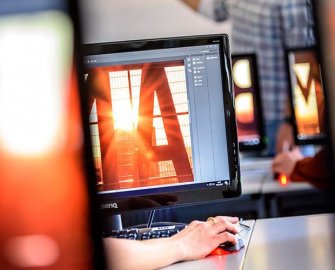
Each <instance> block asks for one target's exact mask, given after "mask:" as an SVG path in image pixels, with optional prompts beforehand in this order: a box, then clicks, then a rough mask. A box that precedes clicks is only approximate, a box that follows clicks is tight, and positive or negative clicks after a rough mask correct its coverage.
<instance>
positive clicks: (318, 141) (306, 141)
mask: <svg viewBox="0 0 335 270" xmlns="http://www.w3.org/2000/svg"><path fill="white" fill-rule="evenodd" d="M305 51H306V52H312V53H314V54H315V57H316V58H317V59H318V58H319V55H318V47H317V46H307V47H297V48H287V49H286V50H285V57H286V70H287V74H288V80H289V82H288V97H289V106H290V111H291V122H292V126H293V135H294V141H295V144H296V145H310V144H314V145H322V144H326V143H327V132H326V131H325V132H324V133H320V135H318V136H314V137H313V136H311V137H308V138H299V132H298V124H297V119H296V114H295V107H294V89H293V88H294V86H293V78H292V70H291V67H290V60H289V57H290V54H292V53H295V52H305ZM319 63H320V61H319ZM319 73H320V77H321V84H322V76H321V69H320V68H319ZM321 87H322V90H323V85H322V86H321ZM323 92H324V91H323ZM323 94H324V93H323ZM324 117H326V113H325V116H324ZM325 121H326V120H325ZM325 121H324V122H325Z"/></svg>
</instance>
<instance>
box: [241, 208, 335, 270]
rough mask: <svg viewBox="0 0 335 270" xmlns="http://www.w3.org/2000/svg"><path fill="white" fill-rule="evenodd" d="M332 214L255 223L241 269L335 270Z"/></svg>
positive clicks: (333, 217) (265, 220)
mask: <svg viewBox="0 0 335 270" xmlns="http://www.w3.org/2000/svg"><path fill="white" fill-rule="evenodd" d="M334 254H335V214H322V215H311V216H296V217H286V218H274V219H263V220H257V221H256V224H255V226H254V231H253V233H252V237H251V241H250V243H249V247H248V251H247V256H246V259H245V262H244V266H243V269H244V270H249V269H252V270H254V269H257V270H262V269H271V270H276V269H298V270H299V269H304V270H308V269H311V270H312V269H313V270H315V269H335V256H334Z"/></svg>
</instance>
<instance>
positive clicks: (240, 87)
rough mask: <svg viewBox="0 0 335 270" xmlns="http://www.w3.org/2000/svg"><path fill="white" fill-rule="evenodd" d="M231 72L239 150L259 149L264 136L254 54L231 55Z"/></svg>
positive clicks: (263, 141)
mask: <svg viewBox="0 0 335 270" xmlns="http://www.w3.org/2000/svg"><path fill="white" fill-rule="evenodd" d="M232 74H233V81H234V93H235V94H234V95H235V111H236V125H237V134H238V142H239V146H240V150H241V151H243V150H261V149H262V148H263V147H265V138H264V131H263V116H262V107H261V101H260V88H259V83H258V73H257V63H256V55H255V54H247V55H232Z"/></svg>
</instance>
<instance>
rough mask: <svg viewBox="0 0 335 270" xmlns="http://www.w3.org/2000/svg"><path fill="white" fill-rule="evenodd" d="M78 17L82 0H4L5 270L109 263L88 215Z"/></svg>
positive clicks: (0, 201)
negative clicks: (79, 74) (102, 252)
mask: <svg viewBox="0 0 335 270" xmlns="http://www.w3.org/2000/svg"><path fill="white" fill-rule="evenodd" d="M76 18H77V8H76V1H65V0H64V1H63V0H58V1H54V0H52V1H51V0H25V1H11V0H9V1H6V0H4V1H1V5H0V59H1V61H0V177H1V183H0V220H1V221H0V268H1V269H22V268H25V269H28V268H29V269H33V268H34V269H35V268H37V267H39V268H43V269H55V270H56V269H57V270H58V269H82V270H85V269H87V270H89V269H93V268H95V269H98V268H101V267H103V260H102V259H98V258H97V254H98V253H99V250H100V244H99V243H100V241H99V239H98V238H96V239H93V238H92V235H94V232H95V230H94V226H93V224H91V223H90V221H91V220H92V213H93V212H92V211H91V210H92V209H91V208H90V205H91V200H90V197H89V191H88V190H89V189H88V181H87V180H88V178H87V176H88V174H89V165H88V164H90V162H87V160H86V159H85V158H84V157H85V156H88V155H85V152H86V151H88V150H89V148H86V149H85V147H84V142H88V141H86V138H88V137H86V136H85V133H86V131H85V130H84V129H83V125H82V124H83V123H82V121H84V119H82V117H81V116H82V110H83V108H82V107H81V104H82V102H81V100H80V93H79V85H80V84H79V81H78V78H77V74H78V73H80V69H77V67H80V63H81V61H80V60H79V61H77V60H78V59H77V58H76V57H75V56H76V54H77V51H76V45H77V42H78V36H77V34H79V28H78V25H77V24H76ZM83 111H84V110H83ZM86 144H87V145H89V144H88V143H86ZM86 144H85V145H86ZM92 175H93V173H92ZM91 189H94V184H93V185H92V187H91ZM92 193H93V191H92ZM100 251H101V250H100ZM95 262H96V263H95Z"/></svg>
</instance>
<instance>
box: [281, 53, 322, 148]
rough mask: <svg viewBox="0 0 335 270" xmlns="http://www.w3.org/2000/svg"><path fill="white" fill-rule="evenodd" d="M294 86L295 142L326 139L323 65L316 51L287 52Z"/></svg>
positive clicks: (292, 104)
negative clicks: (321, 69) (321, 65)
mask: <svg viewBox="0 0 335 270" xmlns="http://www.w3.org/2000/svg"><path fill="white" fill-rule="evenodd" d="M287 58H288V68H289V74H290V83H291V87H290V89H291V91H290V97H291V107H292V110H293V122H294V132H295V140H296V142H297V143H298V144H307V143H313V142H317V141H322V140H324V139H325V138H326V136H327V135H326V127H325V122H326V120H325V119H324V117H325V102H324V93H323V87H322V78H321V71H320V64H319V61H318V58H317V51H316V49H315V48H314V47H313V48H303V49H293V50H289V51H288V52H287Z"/></svg>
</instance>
